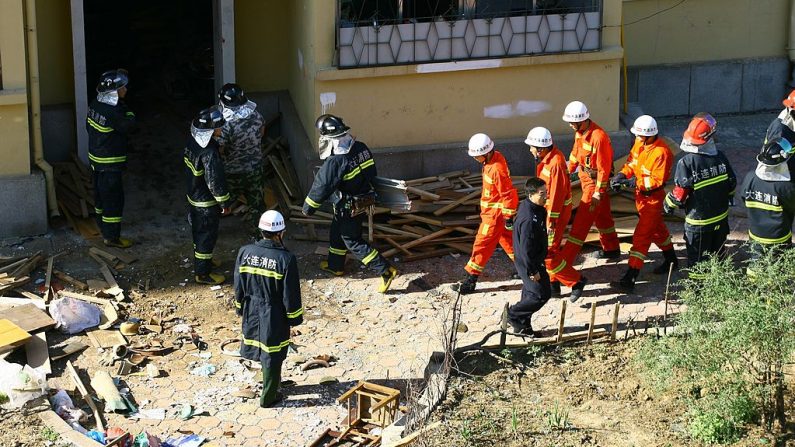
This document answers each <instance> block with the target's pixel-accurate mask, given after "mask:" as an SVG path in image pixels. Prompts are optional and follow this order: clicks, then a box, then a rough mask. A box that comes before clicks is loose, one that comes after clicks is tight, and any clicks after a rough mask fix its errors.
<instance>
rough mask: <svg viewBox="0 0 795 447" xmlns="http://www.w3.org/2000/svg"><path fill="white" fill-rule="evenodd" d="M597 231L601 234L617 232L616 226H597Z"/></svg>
mask: <svg viewBox="0 0 795 447" xmlns="http://www.w3.org/2000/svg"><path fill="white" fill-rule="evenodd" d="M597 231H599V234H613V233H615V232H616V227H610V228H597Z"/></svg>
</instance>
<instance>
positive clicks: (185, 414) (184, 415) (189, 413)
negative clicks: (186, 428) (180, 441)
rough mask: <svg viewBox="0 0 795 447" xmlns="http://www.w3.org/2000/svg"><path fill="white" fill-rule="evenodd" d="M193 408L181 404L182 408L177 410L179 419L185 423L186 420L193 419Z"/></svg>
mask: <svg viewBox="0 0 795 447" xmlns="http://www.w3.org/2000/svg"><path fill="white" fill-rule="evenodd" d="M193 411H194V409H193V406H192V405H190V404H183V405H182V407H181V408H180V409H179V418H180V419H182V420H183V421H187V420H188V419H190V418H192V417H193Z"/></svg>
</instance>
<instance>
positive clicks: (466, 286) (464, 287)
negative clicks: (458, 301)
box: [453, 274, 478, 295]
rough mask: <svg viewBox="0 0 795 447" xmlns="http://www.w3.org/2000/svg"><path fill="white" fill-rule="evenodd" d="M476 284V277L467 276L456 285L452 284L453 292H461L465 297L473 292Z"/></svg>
mask: <svg viewBox="0 0 795 447" xmlns="http://www.w3.org/2000/svg"><path fill="white" fill-rule="evenodd" d="M477 283H478V277H477V276H476V275H469V274H467V276H466V278H464V280H463V281H461V282H460V283H458V284H453V290H455V291H458V292H461V294H462V295H466V294H468V293H472V292H474V291H475V286H476V285H477Z"/></svg>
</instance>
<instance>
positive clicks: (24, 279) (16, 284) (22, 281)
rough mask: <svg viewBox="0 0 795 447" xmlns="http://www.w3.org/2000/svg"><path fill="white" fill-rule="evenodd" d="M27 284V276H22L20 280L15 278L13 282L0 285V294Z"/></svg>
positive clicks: (28, 280) (28, 278)
mask: <svg viewBox="0 0 795 447" xmlns="http://www.w3.org/2000/svg"><path fill="white" fill-rule="evenodd" d="M28 282H30V277H28V276H23V277H21V278H16V279H15V280H14V281H11V282H9V283H4V284H3V285H0V292H5V291H7V290H11V289H16V288H17V287H19V286H21V285H24V284H27V283H28Z"/></svg>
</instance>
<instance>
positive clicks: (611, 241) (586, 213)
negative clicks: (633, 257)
mask: <svg viewBox="0 0 795 447" xmlns="http://www.w3.org/2000/svg"><path fill="white" fill-rule="evenodd" d="M586 197H587V198H588V201H585V198H586ZM594 223H595V224H596V229H597V230H599V242H600V243H601V244H602V249H603V250H604V251H613V250H618V236H617V235H616V227H615V223H614V222H613V214H612V213H611V211H610V196H608V195H607V194H604V196H603V197H602V200H600V201H599V205H597V206H596V207H595V208H594V210H593V211H591V194H590V193H588V192H586V191H583V200H581V201H580V206H578V207H577V213H576V214H575V215H574V222H573V223H572V224H571V230H569V237H568V238H567V239H566V245H564V246H563V259H565V260H566V262H567V263H569V264H573V263H574V260H575V259H576V258H577V255H578V254H579V253H580V250H582V244H583V243H584V242H585V238H586V236H588V231H589V230H590V229H591V226H592V225H593V224H594Z"/></svg>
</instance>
